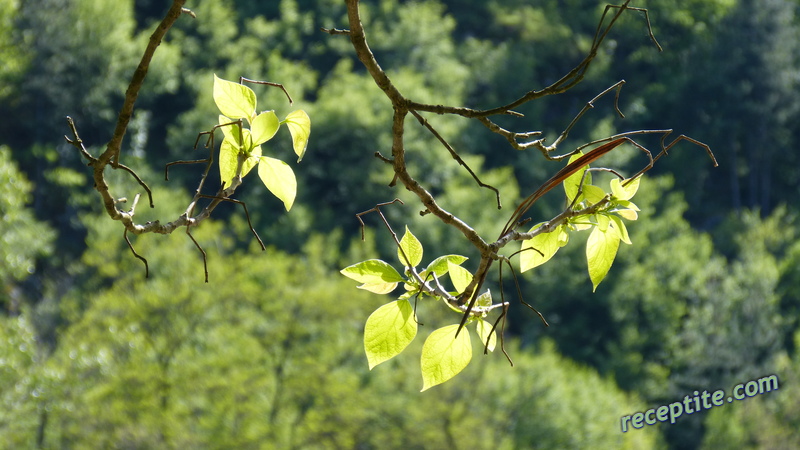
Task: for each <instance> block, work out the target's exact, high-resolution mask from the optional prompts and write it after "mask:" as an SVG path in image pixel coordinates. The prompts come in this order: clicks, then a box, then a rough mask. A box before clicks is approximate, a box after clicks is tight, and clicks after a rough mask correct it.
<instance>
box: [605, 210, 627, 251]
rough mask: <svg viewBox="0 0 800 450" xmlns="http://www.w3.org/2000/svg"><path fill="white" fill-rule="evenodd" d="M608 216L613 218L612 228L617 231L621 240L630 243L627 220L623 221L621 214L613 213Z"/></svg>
mask: <svg viewBox="0 0 800 450" xmlns="http://www.w3.org/2000/svg"><path fill="white" fill-rule="evenodd" d="M608 218H609V219H611V225H612V228H613V229H614V231H616V232H617V236H619V238H620V240H622V242H624V243H626V244H628V245H630V244H631V238H630V236H628V227H626V226H625V222H623V221H622V219H620V218H619V216H615V215H613V214H611V215H609V216H608Z"/></svg>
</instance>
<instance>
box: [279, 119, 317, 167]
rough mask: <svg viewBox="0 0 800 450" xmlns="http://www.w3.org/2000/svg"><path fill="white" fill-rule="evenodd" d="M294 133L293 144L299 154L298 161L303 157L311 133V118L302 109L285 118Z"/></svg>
mask: <svg viewBox="0 0 800 450" xmlns="http://www.w3.org/2000/svg"><path fill="white" fill-rule="evenodd" d="M283 123H285V124H286V126H287V127H289V133H291V134H292V146H293V147H294V152H295V154H297V162H300V161H301V160H302V159H303V156H304V155H305V154H306V147H307V146H308V137H309V136H310V135H311V118H310V117H308V114H307V113H306V112H305V111H303V110H302V109H298V110H297V111H292V112H290V113H289V115H287V116H286V119H284V120H283Z"/></svg>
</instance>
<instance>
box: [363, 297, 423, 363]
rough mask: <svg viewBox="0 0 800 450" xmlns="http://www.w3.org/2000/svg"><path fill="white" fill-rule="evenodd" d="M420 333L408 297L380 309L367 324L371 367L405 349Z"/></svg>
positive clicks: (367, 346) (366, 349) (365, 332)
mask: <svg viewBox="0 0 800 450" xmlns="http://www.w3.org/2000/svg"><path fill="white" fill-rule="evenodd" d="M416 335H417V320H416V319H415V317H414V309H413V308H412V306H411V303H409V302H408V300H397V301H393V302H391V303H387V304H385V305H383V306H381V307H380V308H378V309H376V310H375V312H373V313H372V314H371V315H370V316H369V318H368V319H367V323H366V324H365V325H364V350H365V351H366V353H367V362H368V363H369V368H370V370H372V368H373V367H375V366H377V365H378V364H380V363H382V362H384V361H387V360H389V359H391V358H394V357H395V356H397V355H398V354H399V353H400V352H402V351H403V350H404V349H405V348H406V347H407V346H408V344H410V343H411V341H412V340H414V337H415V336H416Z"/></svg>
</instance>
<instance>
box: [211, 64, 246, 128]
mask: <svg viewBox="0 0 800 450" xmlns="http://www.w3.org/2000/svg"><path fill="white" fill-rule="evenodd" d="M214 103H216V104H217V108H219V111H220V112H221V113H222V114H224V115H225V116H228V117H229V118H231V119H247V120H252V119H253V116H254V115H255V112H256V93H255V92H253V90H252V89H250V88H249V87H247V86H243V85H241V84H239V83H234V82H232V81H227V80H223V79H222V78H219V77H217V75H216V74H214Z"/></svg>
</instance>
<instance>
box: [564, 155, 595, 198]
mask: <svg viewBox="0 0 800 450" xmlns="http://www.w3.org/2000/svg"><path fill="white" fill-rule="evenodd" d="M581 156H583V153H581V152H578V153H576V154H574V155H572V156H570V158H569V161H568V162H567V164H570V163H572V162H573V161H575V160H576V159H578V158H580V157H581ZM588 168H589V165H588V164H587V165H586V166H584V167H583V168H581V169H578V170H577V171H575V173H573V174H572V175H570V176H568V177H567V178H566V179H564V183H563V185H564V192H565V193H566V194H567V201H568V202H571V201H572V200H573V199H575V196H577V195H578V190H579V188H580V185H581V179H583V173H584V172H585V171H586V169H588ZM590 184H592V174H591V172H590V173H587V174H586V178H585V179H584V185H585V186H588V185H590ZM580 201H581V199H578V200H577V202H576V203H579V202H580Z"/></svg>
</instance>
